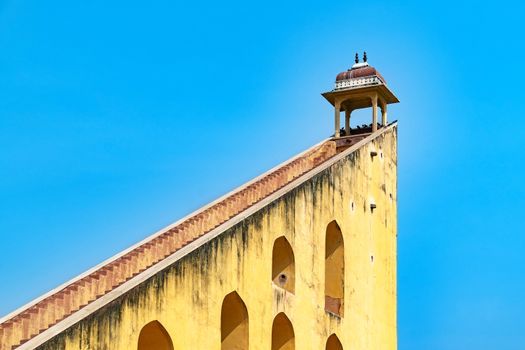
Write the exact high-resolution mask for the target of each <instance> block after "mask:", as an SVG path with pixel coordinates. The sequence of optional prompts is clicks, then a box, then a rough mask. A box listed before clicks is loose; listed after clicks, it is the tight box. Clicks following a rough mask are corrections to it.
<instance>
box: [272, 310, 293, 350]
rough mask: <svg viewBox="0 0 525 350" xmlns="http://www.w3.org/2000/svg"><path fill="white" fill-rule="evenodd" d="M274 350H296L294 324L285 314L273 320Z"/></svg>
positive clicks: (282, 313)
mask: <svg viewBox="0 0 525 350" xmlns="http://www.w3.org/2000/svg"><path fill="white" fill-rule="evenodd" d="M272 350H295V333H294V331H293V326H292V322H290V320H289V319H288V317H286V315H285V314H284V312H281V313H279V314H278V315H277V316H275V318H274V319H273V325H272Z"/></svg>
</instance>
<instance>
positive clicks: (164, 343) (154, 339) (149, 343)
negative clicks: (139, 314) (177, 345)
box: [138, 321, 173, 350]
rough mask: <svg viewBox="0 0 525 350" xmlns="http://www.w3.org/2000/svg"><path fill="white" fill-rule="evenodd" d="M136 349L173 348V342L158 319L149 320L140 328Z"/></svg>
mask: <svg viewBox="0 0 525 350" xmlns="http://www.w3.org/2000/svg"><path fill="white" fill-rule="evenodd" d="M138 350H173V342H172V341H171V337H170V336H169V334H168V332H167V331H166V329H165V328H164V326H163V325H162V324H161V323H160V322H159V321H151V322H149V323H148V324H146V325H145V326H144V327H142V329H141V330H140V334H139V341H138Z"/></svg>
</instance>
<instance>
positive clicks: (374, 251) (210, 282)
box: [38, 127, 397, 350]
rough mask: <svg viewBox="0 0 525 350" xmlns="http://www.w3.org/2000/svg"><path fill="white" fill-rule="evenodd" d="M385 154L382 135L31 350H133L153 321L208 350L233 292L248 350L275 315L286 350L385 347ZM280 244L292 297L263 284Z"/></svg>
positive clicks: (265, 341)
mask: <svg viewBox="0 0 525 350" xmlns="http://www.w3.org/2000/svg"><path fill="white" fill-rule="evenodd" d="M396 147H397V127H393V128H391V129H390V130H388V131H386V132H384V133H382V134H380V135H378V136H377V137H376V138H375V139H373V140H371V141H370V142H368V143H366V144H365V145H363V146H362V147H360V148H359V149H357V150H356V151H354V152H352V153H350V154H349V155H347V156H346V157H344V158H342V159H341V160H339V161H338V162H336V163H334V164H333V165H331V166H330V167H328V168H327V169H325V170H323V171H322V172H320V173H318V174H316V175H314V176H313V177H311V178H310V179H308V180H307V181H306V182H303V183H302V184H300V185H298V186H296V187H295V188H293V189H292V190H290V191H288V192H287V193H285V194H284V195H283V196H281V197H279V198H278V199H276V200H275V201H273V202H272V203H270V204H269V205H266V206H264V207H262V208H261V209H260V210H259V211H257V212H256V213H254V214H253V215H251V216H249V217H247V218H246V219H245V220H243V221H242V222H240V223H239V224H237V225H236V226H234V227H232V228H230V229H228V230H227V231H225V232H223V233H222V234H221V235H219V236H218V237H216V238H215V239H213V240H211V241H210V242H208V243H206V244H204V245H202V246H200V247H199V248H197V249H196V250H194V251H193V252H191V253H190V254H188V255H186V256H185V257H183V258H182V259H180V260H179V261H177V262H176V263H174V264H173V265H171V266H170V267H168V268H166V269H164V270H162V271H160V272H159V273H157V274H156V275H155V276H153V277H151V278H150V279H148V280H146V281H145V282H143V283H142V284H140V285H139V286H137V287H135V288H134V289H132V290H130V291H129V292H127V293H126V294H124V295H122V296H121V297H119V298H118V299H116V300H115V301H113V302H111V303H110V304H108V305H107V306H105V307H103V308H101V309H99V310H98V311H96V312H95V313H93V314H92V315H90V316H89V317H87V318H85V319H83V320H82V321H80V322H78V323H76V324H74V325H73V326H71V327H70V328H69V329H67V330H66V331H64V332H62V333H60V334H58V335H57V336H55V337H54V338H52V339H51V340H49V341H48V342H46V343H44V344H43V345H41V346H40V347H39V348H38V349H40V350H50V349H67V350H73V349H75V350H76V349H83V350H87V349H96V350H104V349H108V350H109V349H115V350H120V349H122V350H124V349H125V350H129V349H137V346H138V340H139V334H140V332H141V329H142V328H143V327H144V326H145V325H147V324H148V323H150V322H152V321H158V322H160V324H161V325H162V326H163V327H164V328H165V330H166V332H167V334H168V335H169V336H170V338H171V341H172V343H173V348H174V349H202V350H219V349H221V306H222V302H223V299H224V297H225V296H226V295H228V294H229V293H231V292H233V291H236V292H237V293H238V295H239V296H240V297H241V298H242V300H243V302H244V303H245V305H246V308H247V312H248V318H249V322H248V333H249V349H250V350H263V349H264V350H268V349H271V348H272V324H273V321H274V318H275V317H276V315H278V314H279V313H281V312H283V313H284V314H285V315H286V316H287V318H288V319H289V320H290V322H291V324H292V326H293V331H294V334H295V348H296V349H305V350H306V349H325V348H326V342H327V340H328V338H329V337H330V336H331V335H332V334H336V335H337V337H338V338H339V340H340V342H341V343H342V345H343V349H352V350H365V349H366V350H379V349H381V350H385V349H386V350H395V349H397V335H396V236H397V229H396V228H397V222H396V217H397V213H396V210H397V209H396V201H397V191H396V189H397V188H396V187H397V178H396V176H397V174H396V171H397V150H396ZM371 152H377V155H375V156H372V155H371V154H372V153H371ZM372 204H375V209H371V205H372ZM333 220H336V222H337V224H338V225H339V227H340V229H341V231H342V234H343V239H344V264H345V266H344V273H345V276H344V281H345V288H344V294H345V295H344V311H343V313H342V314H343V315H344V316H343V317H338V316H336V315H333V314H331V313H329V312H327V311H325V295H324V283H325V265H324V260H325V235H326V229H327V225H328V224H329V223H330V222H331V221H333ZM281 236H284V237H286V239H287V240H288V242H289V243H290V245H291V247H292V249H293V253H294V257H295V263H294V267H295V289H294V293H293V294H292V293H291V292H288V291H285V290H284V289H282V288H280V287H278V286H277V285H275V283H274V282H273V281H272V250H273V246H274V241H275V240H276V239H277V238H279V237H281Z"/></svg>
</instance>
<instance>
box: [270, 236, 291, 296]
mask: <svg viewBox="0 0 525 350" xmlns="http://www.w3.org/2000/svg"><path fill="white" fill-rule="evenodd" d="M272 281H273V283H275V284H276V285H277V286H279V287H281V288H283V289H285V290H287V291H289V292H291V293H295V257H294V253H293V249H292V246H291V245H290V243H289V242H288V240H287V239H286V238H285V237H284V236H281V237H279V238H277V239H276V240H275V242H274V243H273V251H272Z"/></svg>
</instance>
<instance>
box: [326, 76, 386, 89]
mask: <svg viewBox="0 0 525 350" xmlns="http://www.w3.org/2000/svg"><path fill="white" fill-rule="evenodd" d="M381 84H384V83H383V81H382V80H381V78H379V77H378V76H377V75H371V76H368V77H359V78H353V79H346V80H339V81H336V82H335V90H342V89H354V88H358V87H364V86H371V85H381Z"/></svg>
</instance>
